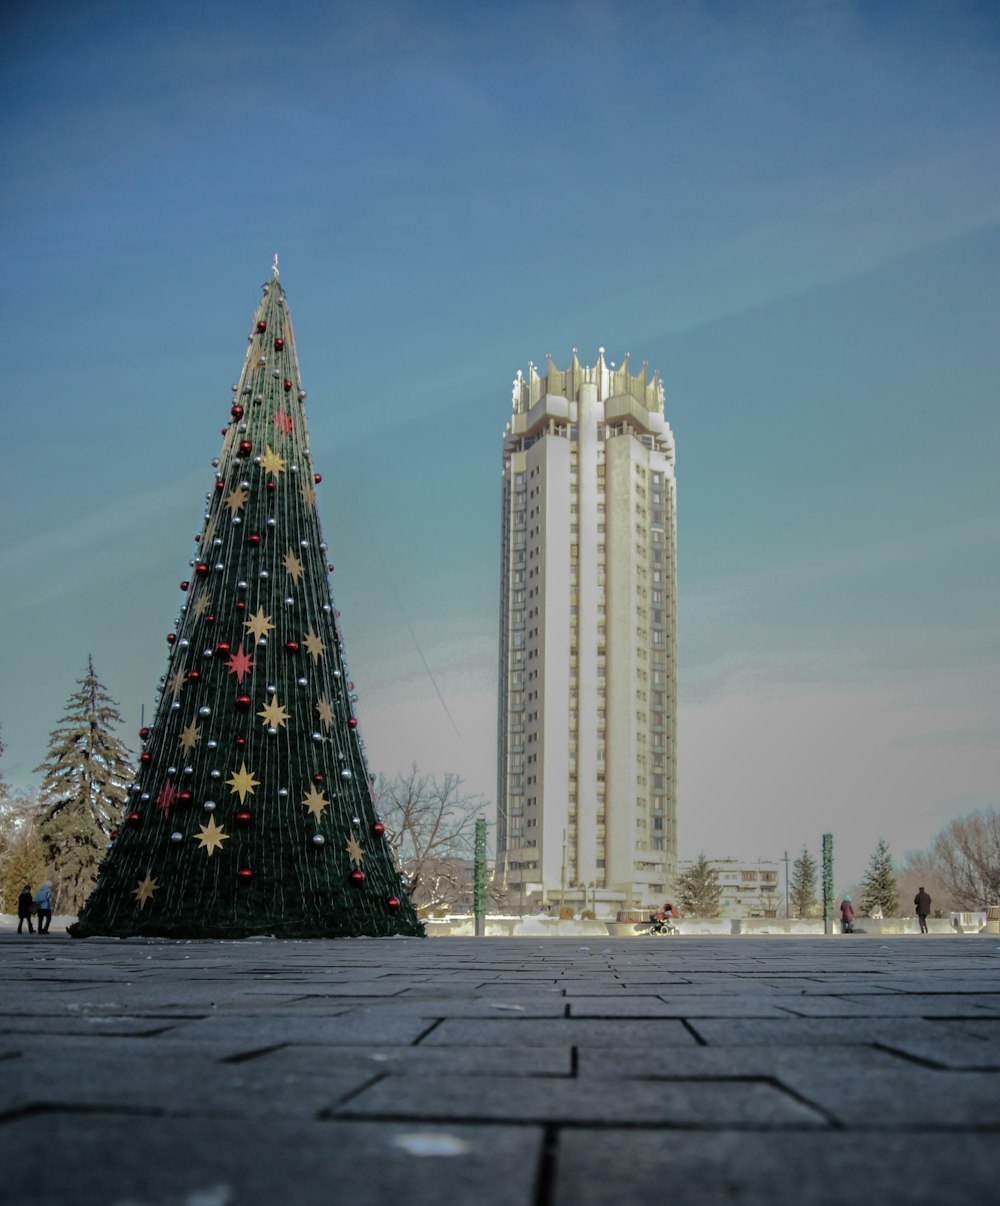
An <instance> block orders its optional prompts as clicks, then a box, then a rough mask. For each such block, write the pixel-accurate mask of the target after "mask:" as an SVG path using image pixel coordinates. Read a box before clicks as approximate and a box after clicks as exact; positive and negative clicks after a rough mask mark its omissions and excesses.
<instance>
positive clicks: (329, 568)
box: [326, 564, 333, 574]
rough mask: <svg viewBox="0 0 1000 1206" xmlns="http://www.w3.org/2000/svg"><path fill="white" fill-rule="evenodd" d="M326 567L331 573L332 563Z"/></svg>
mask: <svg viewBox="0 0 1000 1206" xmlns="http://www.w3.org/2000/svg"><path fill="white" fill-rule="evenodd" d="M326 568H327V569H328V570H329V571H330V573H331V574H332V573H333V565H332V564H330V565H328V566H327V567H326Z"/></svg>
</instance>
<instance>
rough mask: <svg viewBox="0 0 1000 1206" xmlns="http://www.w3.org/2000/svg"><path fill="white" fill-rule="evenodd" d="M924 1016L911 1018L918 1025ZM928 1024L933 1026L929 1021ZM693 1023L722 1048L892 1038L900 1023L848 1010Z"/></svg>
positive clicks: (701, 1035)
mask: <svg viewBox="0 0 1000 1206" xmlns="http://www.w3.org/2000/svg"><path fill="white" fill-rule="evenodd" d="M920 1021H921V1019H914V1020H911V1021H910V1022H909V1023H908V1024H909V1025H918V1024H919V1023H920ZM924 1024H925V1025H931V1023H929V1022H926V1023H924ZM690 1025H691V1027H692V1028H693V1029H694V1031H695V1033H696V1034H697V1035H698V1036H699V1038H701V1040H702V1041H703V1042H705V1043H708V1044H709V1045H710V1046H711V1045H718V1046H721V1047H738V1046H752V1047H760V1046H767V1045H768V1044H774V1045H777V1046H780V1047H794V1046H800V1045H803V1044H805V1045H807V1046H815V1045H817V1044H822V1043H828V1044H830V1045H831V1046H838V1047H841V1046H848V1045H850V1044H855V1045H856V1044H859V1043H877V1042H881V1041H882V1040H883V1039H885V1040H891V1039H892V1038H893V1037H894V1036H895V1035H898V1034H899V1026H900V1023H899V1022H897V1021H895V1020H894V1019H893V1018H870V1017H858V1016H857V1015H855V1014H853V1013H852V1012H851V1011H850V1010H846V1011H845V1012H844V1013H842V1014H841V1015H840V1016H838V1017H830V1018H826V1017H823V1018H796V1017H792V1016H790V1015H789V1016H788V1017H786V1018H785V1019H783V1020H778V1019H774V1018H747V1017H742V1018H736V1017H734V1018H691V1019H690Z"/></svg>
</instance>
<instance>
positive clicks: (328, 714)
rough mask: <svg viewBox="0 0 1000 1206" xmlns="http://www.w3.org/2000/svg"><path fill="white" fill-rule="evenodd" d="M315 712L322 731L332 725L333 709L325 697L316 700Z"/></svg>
mask: <svg viewBox="0 0 1000 1206" xmlns="http://www.w3.org/2000/svg"><path fill="white" fill-rule="evenodd" d="M316 711H317V712H318V713H319V719H320V724H322V726H323V728H324V729H328V728H329V727H330V726H331V725H332V724H333V708H332V707H331V706H330V701H329V700H328V699H327V698H326V696H324V697H323V698H322V699H320V700H317V702H316Z"/></svg>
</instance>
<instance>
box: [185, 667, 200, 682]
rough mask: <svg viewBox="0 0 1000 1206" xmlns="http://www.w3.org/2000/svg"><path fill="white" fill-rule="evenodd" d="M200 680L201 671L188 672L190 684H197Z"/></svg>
mask: <svg viewBox="0 0 1000 1206" xmlns="http://www.w3.org/2000/svg"><path fill="white" fill-rule="evenodd" d="M200 678H201V671H200V670H189V671H188V682H189V683H196V682H198V680H199V679H200Z"/></svg>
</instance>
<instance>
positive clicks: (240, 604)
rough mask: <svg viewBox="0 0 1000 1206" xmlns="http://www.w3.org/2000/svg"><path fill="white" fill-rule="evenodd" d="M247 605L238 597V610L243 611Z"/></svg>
mask: <svg viewBox="0 0 1000 1206" xmlns="http://www.w3.org/2000/svg"><path fill="white" fill-rule="evenodd" d="M245 607H246V604H245V603H244V602H243V600H242V599H237V601H236V610H237V611H242V610H243V609H244V608H245Z"/></svg>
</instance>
